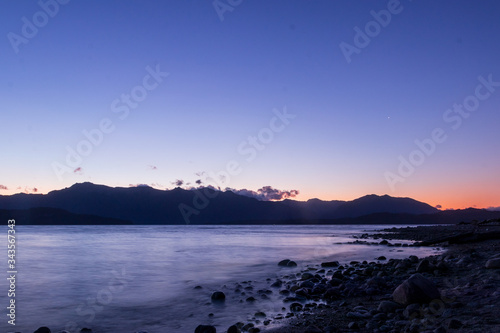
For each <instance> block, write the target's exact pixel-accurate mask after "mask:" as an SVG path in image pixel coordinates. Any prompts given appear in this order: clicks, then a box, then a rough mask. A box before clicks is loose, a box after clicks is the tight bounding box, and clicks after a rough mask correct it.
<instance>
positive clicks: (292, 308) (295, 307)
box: [290, 303, 302, 312]
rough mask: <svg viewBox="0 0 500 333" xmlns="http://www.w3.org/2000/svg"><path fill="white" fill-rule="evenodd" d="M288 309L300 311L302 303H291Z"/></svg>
mask: <svg viewBox="0 0 500 333" xmlns="http://www.w3.org/2000/svg"><path fill="white" fill-rule="evenodd" d="M290 311H293V312H297V311H302V304H300V303H292V304H291V305H290Z"/></svg>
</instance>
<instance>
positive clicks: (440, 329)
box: [433, 326, 446, 333]
mask: <svg viewBox="0 0 500 333" xmlns="http://www.w3.org/2000/svg"><path fill="white" fill-rule="evenodd" d="M433 333H446V328H444V327H443V326H439V327H438V328H436V329H435V330H434V331H433Z"/></svg>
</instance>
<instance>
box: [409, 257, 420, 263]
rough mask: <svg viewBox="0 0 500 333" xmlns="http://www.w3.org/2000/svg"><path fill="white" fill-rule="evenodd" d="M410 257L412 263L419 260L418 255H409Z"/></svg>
mask: <svg viewBox="0 0 500 333" xmlns="http://www.w3.org/2000/svg"><path fill="white" fill-rule="evenodd" d="M408 259H410V261H411V263H412V264H416V263H417V262H418V257H417V256H409V257H408Z"/></svg>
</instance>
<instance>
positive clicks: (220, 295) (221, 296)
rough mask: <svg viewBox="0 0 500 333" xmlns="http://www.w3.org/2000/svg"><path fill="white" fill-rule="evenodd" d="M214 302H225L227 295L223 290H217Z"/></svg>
mask: <svg viewBox="0 0 500 333" xmlns="http://www.w3.org/2000/svg"><path fill="white" fill-rule="evenodd" d="M211 299H212V302H224V301H225V300H226V295H225V294H224V293H223V292H222V291H216V292H214V293H213V294H212V297H211Z"/></svg>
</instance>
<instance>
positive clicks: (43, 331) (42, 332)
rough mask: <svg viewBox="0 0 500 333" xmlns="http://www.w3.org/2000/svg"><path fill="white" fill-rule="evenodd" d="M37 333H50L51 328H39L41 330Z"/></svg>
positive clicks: (36, 332)
mask: <svg viewBox="0 0 500 333" xmlns="http://www.w3.org/2000/svg"><path fill="white" fill-rule="evenodd" d="M35 333H50V328H48V327H45V326H43V327H39V328H38V329H37V330H36V331H35Z"/></svg>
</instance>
